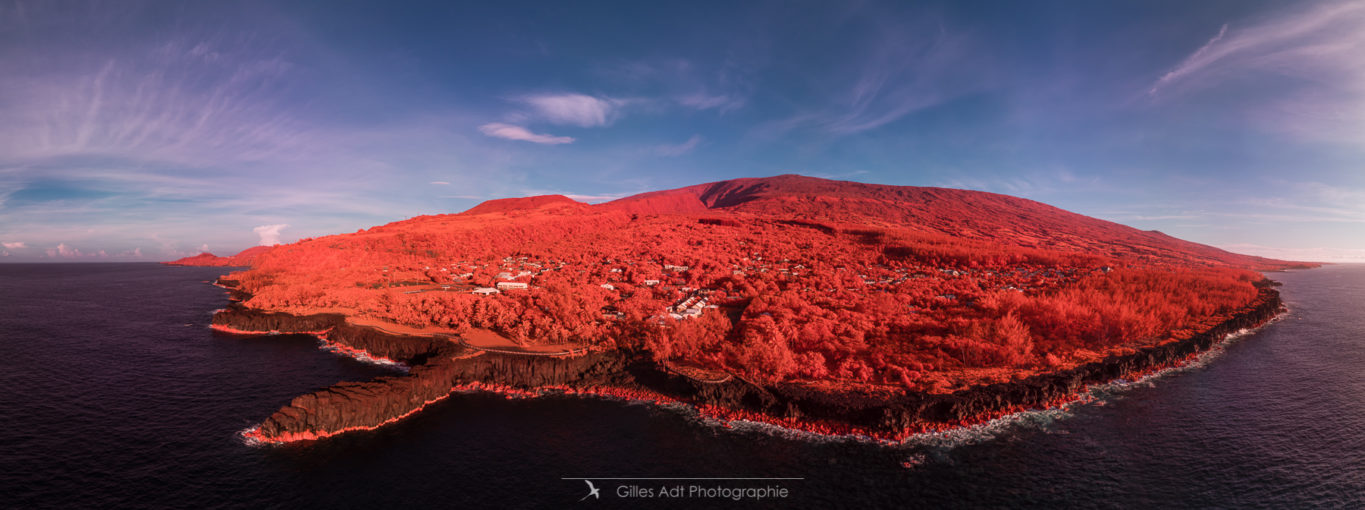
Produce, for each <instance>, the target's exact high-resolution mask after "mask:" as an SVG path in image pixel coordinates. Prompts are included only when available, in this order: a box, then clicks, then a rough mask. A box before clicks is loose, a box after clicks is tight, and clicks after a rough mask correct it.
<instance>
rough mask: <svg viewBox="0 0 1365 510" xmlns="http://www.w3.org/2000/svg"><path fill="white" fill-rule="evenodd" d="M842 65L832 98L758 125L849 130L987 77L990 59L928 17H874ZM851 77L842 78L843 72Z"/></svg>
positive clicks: (937, 100)
mask: <svg viewBox="0 0 1365 510" xmlns="http://www.w3.org/2000/svg"><path fill="white" fill-rule="evenodd" d="M866 33H867V35H866V36H864V38H863V40H862V41H861V44H859V45H858V48H857V50H856V51H855V52H854V53H855V54H857V55H859V57H860V58H854V59H851V61H850V62H849V64H848V67H847V68H845V69H838V70H834V71H832V72H830V73H828V74H829V75H831V77H832V78H831V79H832V80H833V83H835V84H836V85H835V87H834V88H833V91H832V93H831V94H830V100H829V101H828V104H827V105H825V106H823V107H818V108H815V109H807V110H802V111H797V112H795V113H793V114H792V115H789V116H788V117H786V118H783V119H779V120H775V121H771V122H769V123H766V124H764V125H762V126H760V127H759V128H757V133H758V134H759V135H761V136H780V135H782V134H785V133H786V132H788V131H791V130H795V129H815V130H819V131H823V132H825V133H828V134H831V135H835V136H844V135H853V134H857V133H862V132H866V131H869V130H873V129H877V128H880V127H882V126H885V125H887V124H890V123H892V122H895V121H897V120H900V119H902V118H905V117H906V116H907V115H910V114H913V113H915V112H919V111H922V110H925V109H928V108H931V107H934V106H937V105H940V104H943V103H945V102H948V101H951V100H953V99H956V98H958V97H961V96H963V95H966V94H970V93H973V92H976V91H980V90H982V89H983V88H984V87H986V86H988V85H989V83H990V77H991V73H992V68H993V66H992V64H991V61H990V55H989V54H988V53H986V52H985V51H983V50H982V49H981V47H980V45H979V43H978V41H977V39H976V38H975V37H974V36H973V35H972V34H970V33H968V32H966V31H962V30H956V29H953V28H950V27H948V26H946V25H945V24H944V23H942V22H940V21H939V20H934V19H932V18H931V17H926V18H925V19H923V20H921V21H919V22H915V23H910V24H904V23H899V22H892V21H890V20H886V19H879V20H875V22H874V23H873V24H872V27H871V28H868V29H867V30H866ZM845 76H846V77H847V78H842V77H845Z"/></svg>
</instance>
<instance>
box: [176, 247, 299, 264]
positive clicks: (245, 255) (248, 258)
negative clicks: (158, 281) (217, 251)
mask: <svg viewBox="0 0 1365 510" xmlns="http://www.w3.org/2000/svg"><path fill="white" fill-rule="evenodd" d="M271 248H273V246H253V247H251V248H247V249H245V250H242V251H241V252H239V253H238V254H236V255H233V256H230V257H219V256H217V255H214V254H212V253H208V252H204V253H200V254H198V255H194V256H191V257H185V258H181V259H177V260H172V261H170V262H165V264H166V265H170V266H212V267H246V266H250V265H252V264H253V263H255V262H256V257H259V256H260V255H261V254H262V253H265V252H267V251H270V249H271Z"/></svg>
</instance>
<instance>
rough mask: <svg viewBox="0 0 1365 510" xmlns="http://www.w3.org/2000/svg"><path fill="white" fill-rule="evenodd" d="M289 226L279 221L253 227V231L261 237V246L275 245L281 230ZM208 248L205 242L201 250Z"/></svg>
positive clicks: (278, 241)
mask: <svg viewBox="0 0 1365 510" xmlns="http://www.w3.org/2000/svg"><path fill="white" fill-rule="evenodd" d="M288 226H289V225H287V224H284V223H277V224H274V225H261V226H259V227H256V228H253V229H251V231H252V232H255V233H256V235H258V236H260V237H261V241H260V243H259V245H260V246H275V245H277V244H280V231H281V230H284V229H285V227H288ZM208 250H209V249H208V245H207V244H205V245H204V246H203V247H202V249H201V250H200V251H208Z"/></svg>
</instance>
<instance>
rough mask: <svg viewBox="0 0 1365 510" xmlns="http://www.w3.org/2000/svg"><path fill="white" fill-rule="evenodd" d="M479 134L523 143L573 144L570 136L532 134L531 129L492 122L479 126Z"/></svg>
mask: <svg viewBox="0 0 1365 510" xmlns="http://www.w3.org/2000/svg"><path fill="white" fill-rule="evenodd" d="M479 132H480V133H483V134H485V135H488V136H491V137H493V138H506V139H508V140H520V141H523V142H531V143H540V144H546V145H558V144H564V143H573V140H574V139H573V138H572V137H568V136H554V135H546V134H540V133H532V132H531V131H530V130H529V129H526V128H524V127H521V126H514V125H512V124H503V123H501V122H490V123H488V124H484V125H482V126H479Z"/></svg>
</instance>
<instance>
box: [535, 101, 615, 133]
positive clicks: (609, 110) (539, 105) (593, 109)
mask: <svg viewBox="0 0 1365 510" xmlns="http://www.w3.org/2000/svg"><path fill="white" fill-rule="evenodd" d="M517 101H518V102H520V103H523V104H525V105H527V106H530V107H531V108H532V109H533V110H534V111H535V114H536V116H537V117H538V118H540V119H542V120H544V121H546V122H550V123H552V124H569V125H574V126H580V127H598V126H605V125H607V124H610V123H611V122H612V121H613V120H615V118H616V116H617V114H618V109H619V107H620V106H621V105H623V104H625V101H623V100H619V99H611V98H601V97H593V96H589V95H585V94H575V93H567V94H541V95H531V96H523V97H519V98H517Z"/></svg>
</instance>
